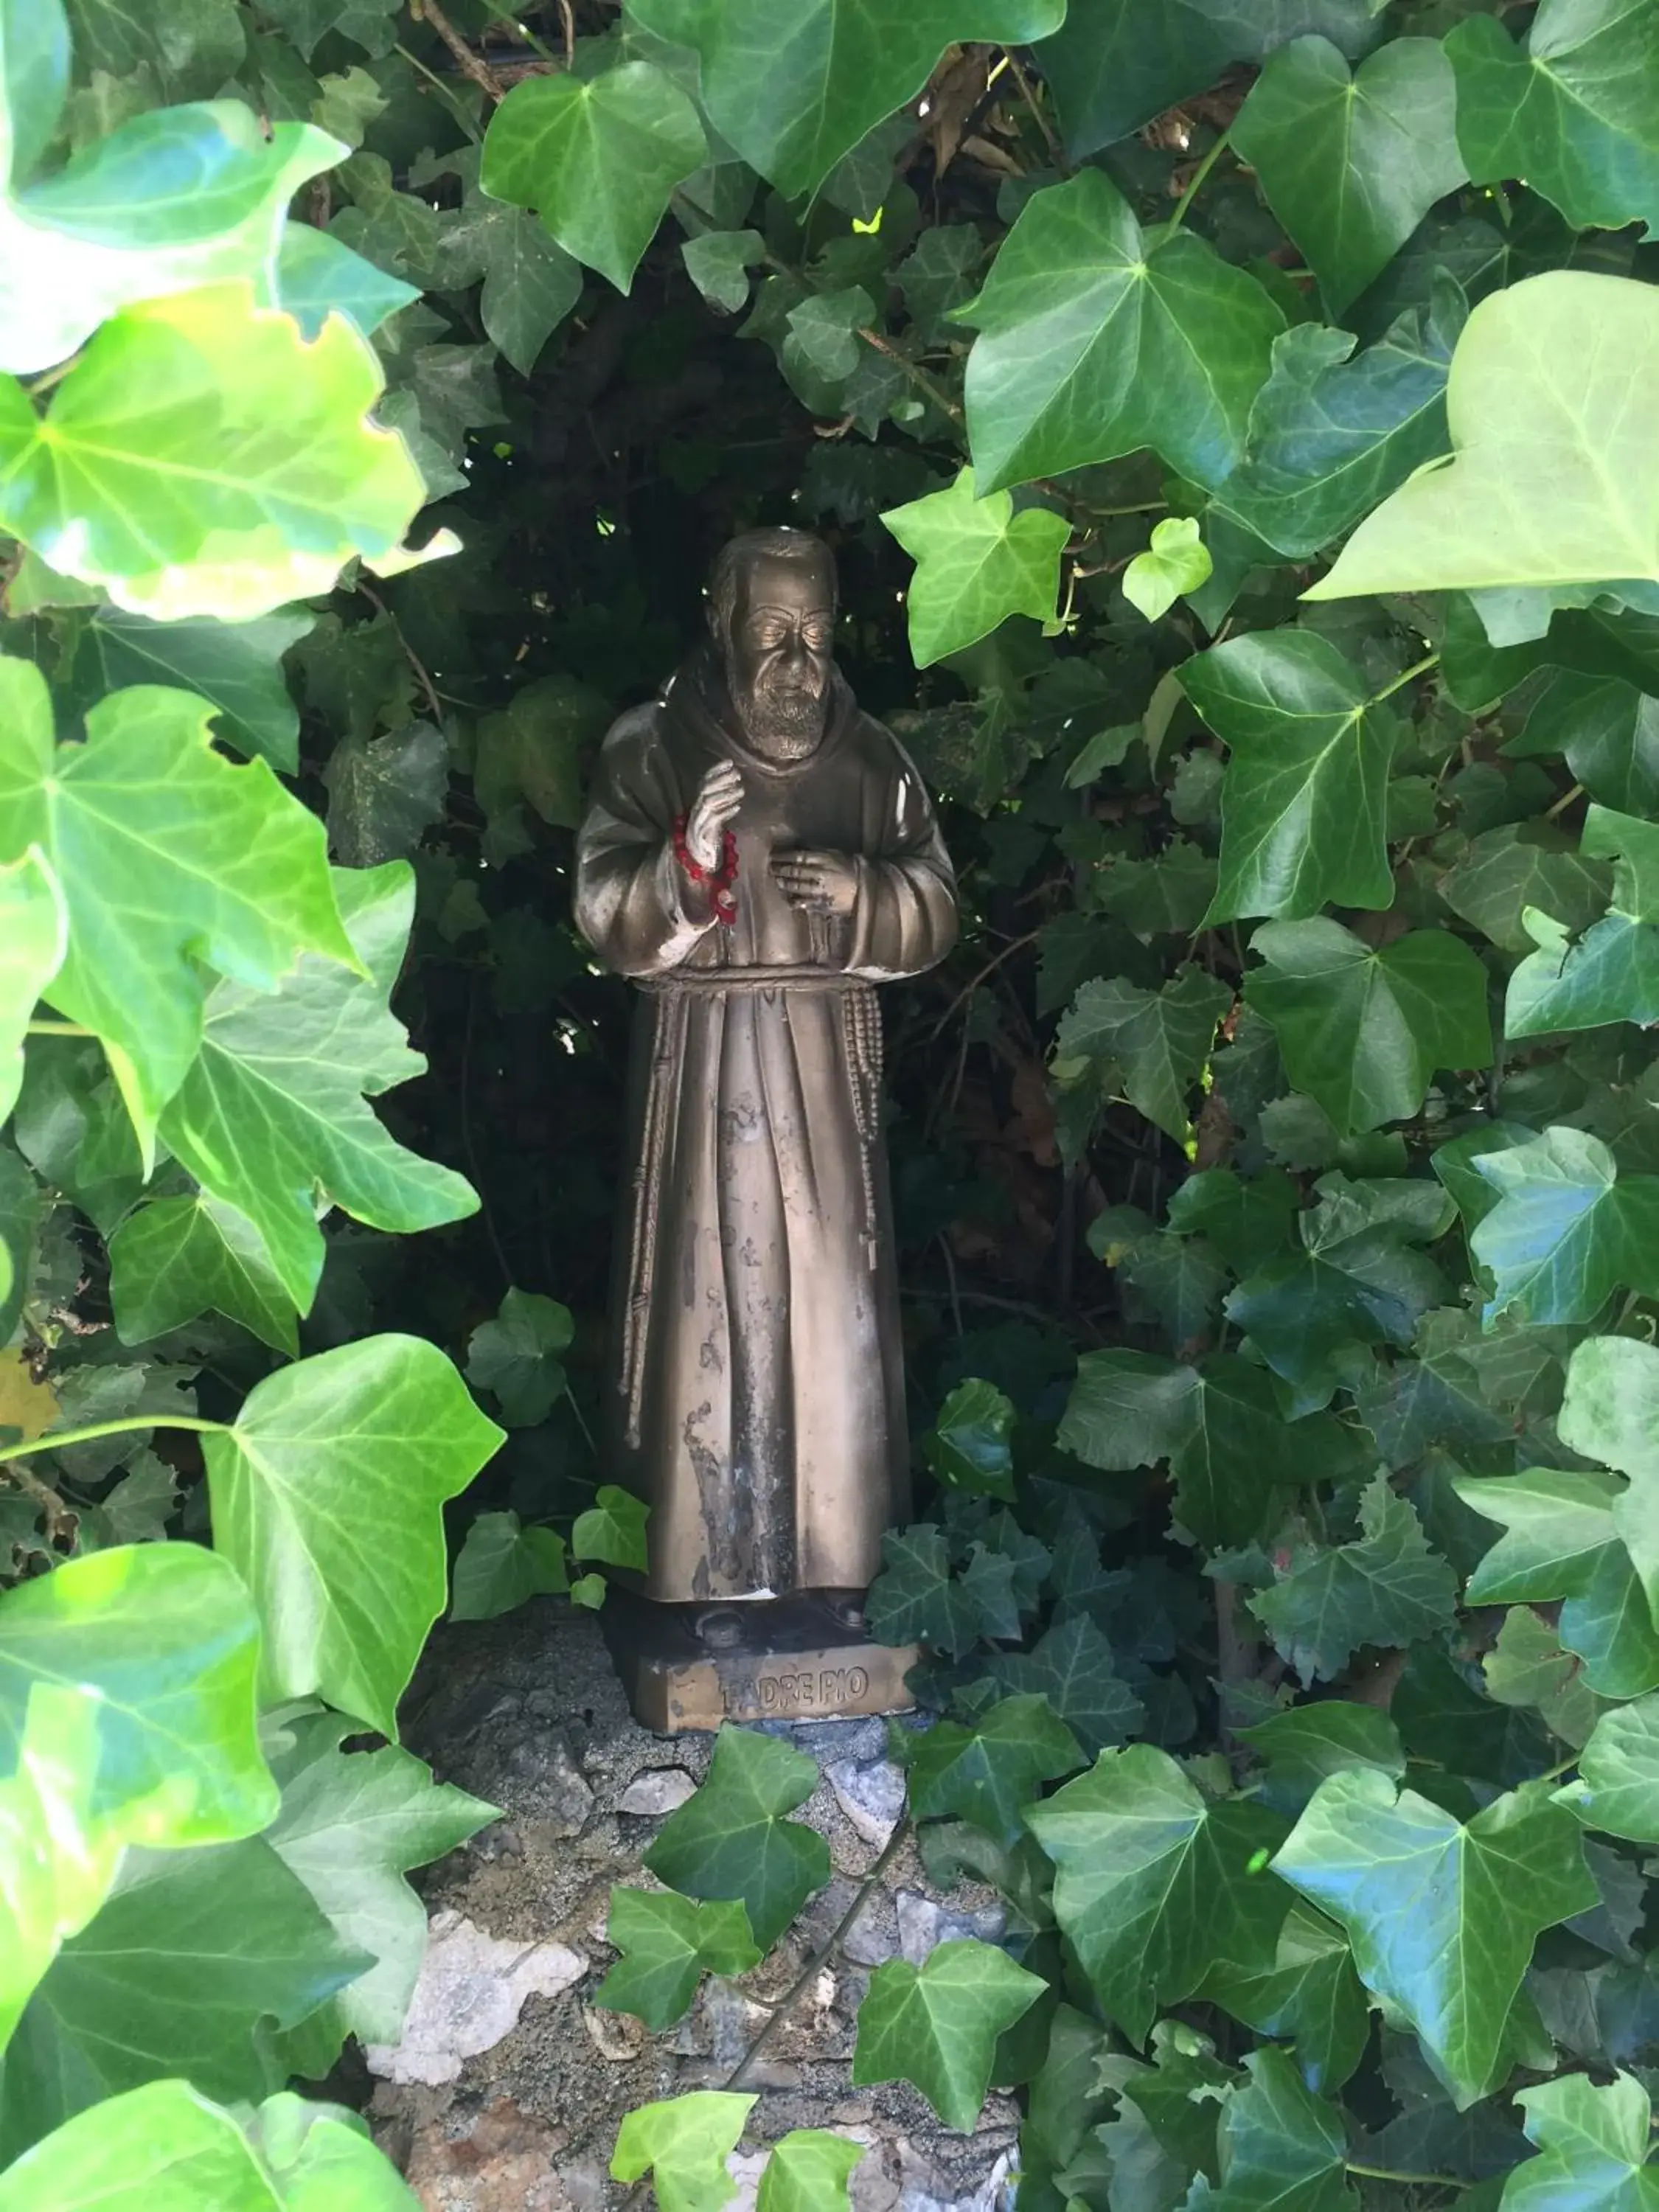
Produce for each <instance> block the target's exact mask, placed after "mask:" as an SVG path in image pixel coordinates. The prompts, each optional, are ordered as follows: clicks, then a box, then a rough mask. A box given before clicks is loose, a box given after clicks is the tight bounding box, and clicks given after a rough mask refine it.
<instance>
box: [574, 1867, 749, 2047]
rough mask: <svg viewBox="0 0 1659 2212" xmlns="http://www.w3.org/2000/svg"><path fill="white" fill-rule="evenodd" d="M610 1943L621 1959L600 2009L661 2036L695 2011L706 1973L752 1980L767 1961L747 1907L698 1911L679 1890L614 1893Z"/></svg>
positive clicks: (603, 1989)
mask: <svg viewBox="0 0 1659 2212" xmlns="http://www.w3.org/2000/svg"><path fill="white" fill-rule="evenodd" d="M605 1941H606V1942H608V1943H610V1944H611V1945H613V1946H614V1947H615V1948H616V1949H617V1950H618V1951H620V1952H621V1953H622V1956H621V1958H619V1959H618V1960H617V1963H616V1965H615V1966H612V1967H611V1971H610V1972H609V1973H608V1974H607V1975H606V1976H605V1979H604V1981H603V1982H601V1983H600V1984H599V1988H598V1990H595V1992H594V1995H593V2002H594V2003H595V2004H596V2005H602V2006H604V2007H605V2008H607V2009H608V2010H610V2011H611V2012H631V2013H633V2014H634V2015H635V2016H636V2017H637V2018H639V2019H641V2020H642V2021H644V2022H645V2024H646V2026H647V2027H648V2028H650V2029H651V2030H653V2033H658V2034H660V2033H661V2032H662V2030H663V2029H664V2028H665V2027H672V2026H673V2024H674V2022H675V2021H677V2020H678V2019H680V2018H681V2017H682V2015H684V2013H685V2012H686V2011H687V2010H688V2008H690V2002H691V2000H692V1998H693V1997H694V1996H696V1994H697V1984H698V1982H699V1981H700V1980H701V1979H702V1976H703V1974H704V1972H708V1973H711V1974H745V1973H747V1972H748V1971H749V1969H750V1967H751V1966H759V1964H760V1962H761V1956H762V1954H761V1949H760V1946H759V1945H758V1944H757V1942H756V1941H755V1939H754V1937H753V1936H752V1935H751V1934H750V1929H749V1915H748V1913H747V1911H745V1910H744V1905H743V1903H742V1901H741V1899H735V1898H734V1899H730V1900H727V1899H720V1898H714V1899H710V1900H709V1901H708V1903H707V1904H705V1905H696V1904H693V1902H692V1900H691V1899H690V1898H689V1897H680V1896H678V1895H677V1894H676V1893H675V1892H674V1891H672V1890H671V1889H670V1890H662V1891H657V1890H645V1889H613V1890H612V1891H611V1917H610V1920H609V1921H608V1923H606V1926H605Z"/></svg>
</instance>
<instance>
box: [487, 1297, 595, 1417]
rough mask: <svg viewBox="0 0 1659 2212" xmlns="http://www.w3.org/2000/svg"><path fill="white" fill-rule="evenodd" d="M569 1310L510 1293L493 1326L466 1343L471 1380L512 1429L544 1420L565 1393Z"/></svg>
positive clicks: (555, 1303)
mask: <svg viewBox="0 0 1659 2212" xmlns="http://www.w3.org/2000/svg"><path fill="white" fill-rule="evenodd" d="M575 1327H576V1325H575V1323H574V1321H573V1320H572V1319H571V1317H570V1309H569V1308H568V1306H562V1305H560V1304H559V1303H558V1301H557V1300H556V1299H555V1298H545V1297H542V1296H541V1295H540V1293H539V1292H538V1291H517V1290H514V1291H507V1294H506V1296H505V1297H503V1298H502V1300H501V1310H500V1312H499V1314H498V1315H497V1316H496V1317H495V1320H494V1321H487V1322H481V1323H480V1324H479V1326H478V1327H477V1328H475V1329H474V1330H473V1332H472V1334H471V1337H470V1338H469V1339H468V1340H467V1347H466V1379H467V1381H468V1382H469V1383H473V1384H475V1385H476V1386H477V1389H481V1390H488V1391H489V1392H490V1394H491V1395H493V1397H494V1398H495V1402H496V1403H497V1405H499V1406H500V1407H501V1419H502V1420H503V1421H505V1422H506V1424H507V1427H508V1428H509V1429H533V1428H534V1427H535V1426H536V1425H537V1423H538V1421H544V1420H545V1419H547V1416H548V1414H549V1413H550V1412H551V1410H552V1408H553V1406H554V1404H555V1402H556V1401H557V1400H558V1399H560V1398H562V1396H563V1395H564V1390H565V1372H564V1366H563V1364H562V1361H561V1360H560V1358H559V1354H560V1353H561V1352H566V1351H568V1349H569V1347H570V1340H571V1338H572V1337H573V1336H574V1334H575Z"/></svg>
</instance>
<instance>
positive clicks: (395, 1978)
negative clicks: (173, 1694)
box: [265, 1712, 499, 2063]
mask: <svg viewBox="0 0 1659 2212" xmlns="http://www.w3.org/2000/svg"><path fill="white" fill-rule="evenodd" d="M355 1729H356V1723H354V1722H352V1721H349V1720H347V1719H346V1718H344V1717H343V1716H342V1715H341V1714H338V1713H319V1712H313V1713H302V1714H301V1715H299V1716H298V1717H296V1718H295V1719H292V1720H289V1721H287V1722H285V1723H284V1724H283V1738H284V1741H282V1742H281V1743H280V1744H279V1745H278V1747H276V1749H274V1750H273V1753H272V1755H271V1768H272V1771H273V1772H274V1773H275V1774H276V1779H277V1781H278V1782H279V1783H280V1784H282V1790H283V1805H282V1810H281V1812H280V1813H278V1814H277V1816H276V1820H275V1821H274V1822H273V1824H272V1825H271V1826H270V1828H268V1829H267V1830H266V1832H265V1840H266V1841H267V1842H268V1843H269V1844H270V1845H271V1847H272V1849H273V1850H275V1851H276V1853H277V1855H278V1857H280V1858H281V1859H282V1860H283V1863H284V1865H286V1866H287V1867H288V1868H289V1870H290V1872H292V1873H294V1874H296V1875H298V1876H299V1878H300V1880H301V1881H302V1882H303V1883H304V1884H305V1886H306V1887H307V1889H308V1890H309V1891H310V1893H311V1894H312V1896H313V1898H314V1899H316V1902H317V1904H318V1905H319V1907H320V1908H321V1910H322V1911H323V1912H324V1914H325V1916H326V1917H327V1919H328V1922H329V1924H330V1925H331V1927H332V1929H334V1932H335V1934H336V1935H337V1936H338V1937H339V1939H340V1941H341V1942H343V1944H346V1945H348V1946H349V1948H351V1949H353V1950H356V1951H359V1952H366V1953H368V1955H369V1957H370V1958H371V1959H372V1960H373V1961H374V1963H373V1965H372V1966H369V1967H368V1969H367V1971H366V1972H363V1973H362V1974H360V1975H359V1976H358V1977H357V1978H356V1979H355V1980H354V1981H352V1982H351V1983H350V1984H349V1985H348V1986H347V1987H346V1988H344V1989H343V1990H341V1991H340V1993H339V1995H338V1996H335V1997H332V1998H331V1999H330V2000H329V2001H328V2002H327V2004H326V2005H325V2007H324V2008H322V2009H321V2013H320V2015H319V2014H317V2013H313V2015H311V2016H310V2018H308V2019H307V2021H306V2022H305V2026H304V2034H305V2036H306V2038H307V2039H313V2038H317V2037H319V2035H323V2034H326V2035H329V2036H331V2037H332V2038H333V2039H334V2041H333V2044H332V2045H331V2051H330V2059H329V2063H332V2061H333V2057H336V2056H337V2052H338V2045H339V2043H340V2042H342V2041H343V2039H344V2038H345V2037H346V2036H347V2035H355V2036H356V2038H357V2039H358V2041H359V2042H360V2043H381V2044H386V2043H394V2044H395V2043H396V2042H397V2041H398V2038H399V2036H400V2035H401V2034H402V2033H403V2025H404V2014H405V2013H406V2012H407V2011H408V2009H409V2001H410V1997H411V1996H413V1995H414V1991H415V1980H416V1975H417V1974H418V1973H419V1972H420V1967H421V1960H422V1958H423V1957H424V1956H425V1953H426V1907H425V1905H423V1904H422V1902H421V1899H419V1898H418V1897H417V1896H416V1893H415V1892H414V1891H413V1890H412V1889H411V1888H410V1886H409V1884H408V1883H407V1882H406V1881H404V1879H403V1877H404V1875H406V1874H407V1873H408V1872H409V1871H410V1869H411V1868H412V1867H418V1866H425V1865H427V1864H428V1863H429V1862H431V1861H432V1860H434V1859H439V1858H441V1857H443V1855H444V1853H445V1852H446V1851H453V1850H455V1849H456V1848H457V1847H458V1846H459V1844H464V1843H465V1841H466V1839H467V1838H468V1837H469V1836H471V1835H476V1834H477V1832H478V1830H479V1829H480V1828H483V1827H485V1826H488V1825H489V1822H490V1821H491V1820H495V1819H497V1818H499V1814H497V1811H496V1808H495V1806H493V1805H486V1804H484V1803H483V1802H482V1801H481V1800H480V1799H478V1798H477V1797H470V1796H468V1795H467V1794H466V1792H465V1790H456V1789H454V1788H453V1787H452V1786H451V1785H450V1784H448V1783H436V1782H434V1780H433V1779H432V1773H431V1770H430V1768H428V1766H427V1765H425V1764H424V1763H423V1761H422V1760H421V1759H416V1758H414V1757H413V1756H412V1755H411V1754H410V1753H409V1752H406V1751H401V1750H399V1749H398V1746H397V1745H396V1744H382V1745H381V1746H380V1749H379V1750H377V1751H353V1752H346V1751H343V1750H342V1749H341V1743H342V1741H343V1739H344V1738H345V1737H347V1736H349V1735H352V1734H353V1733H354V1732H355Z"/></svg>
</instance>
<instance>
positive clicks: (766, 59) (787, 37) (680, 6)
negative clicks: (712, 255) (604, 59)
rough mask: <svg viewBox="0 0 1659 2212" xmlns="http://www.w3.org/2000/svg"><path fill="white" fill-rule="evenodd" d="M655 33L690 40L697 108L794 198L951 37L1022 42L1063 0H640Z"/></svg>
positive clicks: (919, 80) (916, 88)
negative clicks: (857, 0) (781, 4)
mask: <svg viewBox="0 0 1659 2212" xmlns="http://www.w3.org/2000/svg"><path fill="white" fill-rule="evenodd" d="M631 13H632V15H633V16H634V18H635V21H637V22H640V23H642V24H643V25H644V26H645V27H646V29H647V30H648V31H654V32H655V33H656V34H657V36H658V37H659V38H661V39H670V40H673V42H674V43H675V44H676V45H677V46H691V47H694V48H695V49H696V54H697V57H698V60H699V63H700V64H701V66H700V69H699V72H698V90H699V94H700V95H701V98H702V104H703V107H704V110H705V111H706V112H707V114H708V119H709V121H710V122H711V123H712V124H713V125H714V128H715V130H716V131H719V132H720V136H721V137H722V138H724V139H725V140H726V143H727V144H728V145H730V146H732V148H734V149H736V151H737V152H738V153H739V154H741V155H742V156H743V158H744V161H747V162H748V164H749V166H750V168H753V169H758V170H759V171H760V173H761V174H762V176H763V177H765V178H766V179H768V180H769V182H770V183H772V184H774V185H776V186H777V188H778V190H779V191H780V192H781V193H782V194H783V196H784V197H785V198H786V199H794V198H796V197H798V196H799V194H801V193H802V192H810V191H815V190H816V189H817V186H818V185H820V184H822V183H823V179H824V178H825V177H827V176H828V175H829V172H830V170H831V169H833V168H834V167H835V166H836V163H837V162H838V161H840V160H841V159H842V156H843V155H847V154H850V153H851V152H852V150H853V149H854V147H855V146H856V145H857V144H858V143H859V142H860V139H862V138H863V137H865V136H866V134H867V133H868V132H869V131H872V130H873V129H874V128H875V126H876V125H877V124H878V123H879V122H881V120H882V119H883V118H884V116H888V115H890V114H891V113H892V112H893V110H894V109H895V108H896V107H902V106H905V105H906V104H907V103H908V101H909V100H913V99H914V98H915V95H916V94H917V93H919V92H920V91H921V88H922V86H923V85H924V84H925V83H926V82H927V79H928V77H929V76H931V74H932V73H933V68H934V65H935V64H937V62H938V61H939V56H940V55H941V54H942V53H943V52H945V48H946V47H947V46H953V45H957V44H962V43H965V42H967V41H969V40H988V41H990V42H991V43H992V44H994V45H996V46H1023V45H1024V44H1025V43H1026V41H1027V40H1031V39H1040V38H1042V37H1043V36H1044V35H1045V33H1048V32H1050V31H1053V30H1055V29H1057V28H1058V27H1059V25H1060V19H1061V17H1062V15H1064V13H1065V5H1064V0H918V4H917V5H916V6H915V7H912V8H907V9H904V10H903V11H902V13H898V14H891V13H889V14H884V15H872V14H869V13H866V12H863V11H859V10H854V9H844V8H837V7H836V4H835V0H801V4H800V5H799V8H797V9H795V11H794V12H793V14H792V15H790V16H789V17H788V19H787V21H786V20H784V19H782V18H781V17H780V16H778V15H776V14H775V11H774V10H773V9H772V8H771V7H770V6H769V4H768V0H639V4H638V5H637V6H636V7H635V8H634V9H632V10H631Z"/></svg>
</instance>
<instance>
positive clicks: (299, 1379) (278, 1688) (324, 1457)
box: [203, 1335, 501, 1742]
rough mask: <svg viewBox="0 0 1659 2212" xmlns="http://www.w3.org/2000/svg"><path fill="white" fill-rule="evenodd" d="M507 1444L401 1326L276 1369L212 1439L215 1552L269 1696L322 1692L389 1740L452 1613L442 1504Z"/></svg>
mask: <svg viewBox="0 0 1659 2212" xmlns="http://www.w3.org/2000/svg"><path fill="white" fill-rule="evenodd" d="M499 1443H501V1431H500V1430H499V1429H498V1428H497V1427H496V1426H495V1423H494V1422H493V1421H487V1420H486V1419H484V1417H483V1414H482V1413H480V1412H479V1411H478V1409H477V1407H476V1406H475V1405H474V1404H473V1402H472V1400H471V1397H470V1396H469V1395H467V1390H466V1387H465V1384H464V1383H462V1381H461V1378H460V1376H459V1375H458V1374H457V1373H456V1371H455V1370H454V1369H453V1367H452V1366H451V1365H450V1364H449V1362H448V1360H447V1359H446V1358H444V1356H443V1354H442V1353H441V1352H440V1351H439V1350H438V1349H437V1347H436V1346H435V1345H432V1344H428V1343H427V1342H426V1341H425V1340H424V1339H422V1338H420V1337H413V1336H394V1335H385V1336H371V1337H366V1338H364V1339H363V1340H362V1342H360V1343H357V1344H350V1345H346V1346H343V1347H342V1348H341V1349H340V1350H339V1351H337V1352H322V1353H320V1354H319V1356H318V1357H317V1358H313V1359H302V1360H301V1361H300V1362H299V1363H298V1364H296V1365H295V1366H292V1367H284V1368H282V1369H279V1370H278V1371H277V1372H276V1374H274V1375H268V1376H266V1377H265V1379H264V1382H263V1383H258V1384H256V1385H255V1387H254V1389H252V1390H251V1391H250V1392H249V1393H248V1395H247V1396H246V1399H245V1400H244V1401H243V1402H242V1409H241V1412H240V1413H239V1414H238V1416H237V1419H236V1425H235V1426H234V1428H232V1429H230V1430H228V1431H224V1432H222V1433H220V1434H217V1435H210V1436H208V1437H205V1438H204V1443H203V1450H204V1455H205V1457H206V1460H207V1467H208V1486H209V1490H210V1494H211V1498H212V1501H213V1541H214V1547H215V1549H216V1551H218V1552H220V1553H222V1554H223V1555H224V1556H225V1557H226V1558H228V1559H229V1560H230V1561H231V1563H232V1564H233V1565H234V1566H235V1567H236V1569H237V1570H238V1571H239V1572H240V1575H241V1577H242V1579H243V1580H244V1582H245V1583H246V1584H247V1586H248V1588H249V1589H251V1590H252V1592H253V1594H254V1598H255V1601H256V1602H257V1604H258V1608H259V1615H260V1619H261V1620H262V1622H263V1623H264V1664H263V1669H262V1679H263V1681H264V1689H265V1694H266V1696H267V1698H268V1699H270V1700H276V1699H282V1698H303V1697H307V1696H309V1695H310V1694H311V1693H312V1692H313V1691H315V1692H320V1694H321V1695H323V1696H324V1697H325V1698H326V1699H328V1701H329V1702H330V1704H331V1705H337V1706H338V1707H339V1708H340V1709H341V1711H343V1712H348V1713H350V1714H353V1715H354V1716H355V1717H357V1718H359V1719H362V1720H364V1721H367V1722H368V1723H370V1725H371V1726H373V1727H374V1728H376V1729H379V1730H380V1733H381V1735H386V1736H389V1737H391V1738H392V1741H394V1742H395V1741H396V1740H397V1735H398V1719H397V1703H398V1697H399V1696H400V1695H401V1693H402V1692H403V1690H404V1687H405V1686H406V1685H407V1683H408V1681H409V1678H410V1674H412V1673H413V1672H414V1668H415V1662H416V1658H417V1657H418V1656H419V1655H420V1650H421V1646H422V1644H423V1643H424V1642H425V1640H426V1634H427V1631H428V1629H429V1628H430V1627H431V1626H432V1624H433V1622H434V1621H435V1620H436V1619H437V1617H438V1615H439V1613H441V1611H442V1610H443V1602H444V1595H445V1588H444V1584H445V1573H444V1569H445V1559H444V1541H443V1518H442V1508H443V1505H444V1503H445V1501H446V1500H447V1499H448V1498H453V1497H455V1496H456V1495H457V1493H458V1492H460V1491H462V1490H464V1489H465V1487H466V1485H467V1484H468V1483H469V1482H470V1481H471V1480H472V1478H473V1476H474V1475H475V1474H477V1471H478V1469H479V1468H481V1467H482V1466H483V1463H484V1462H485V1461H486V1460H487V1459H488V1458H489V1455H490V1454H491V1452H493V1451H494V1450H495V1448H496V1446H497V1445H498V1444H499ZM342 1529H346V1530H354V1529H355V1530H358V1531H361V1532H362V1534H363V1536H364V1541H363V1542H362V1543H361V1544H357V1543H351V1544H343V1543H342V1542H340V1541H339V1532H340V1531H341V1530H342Z"/></svg>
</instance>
